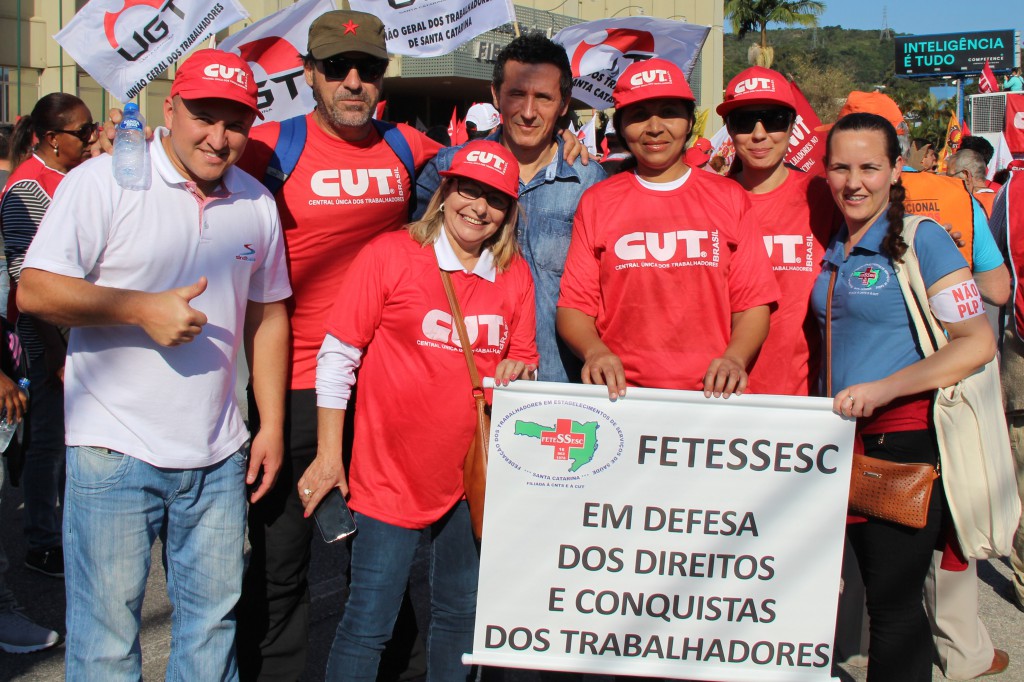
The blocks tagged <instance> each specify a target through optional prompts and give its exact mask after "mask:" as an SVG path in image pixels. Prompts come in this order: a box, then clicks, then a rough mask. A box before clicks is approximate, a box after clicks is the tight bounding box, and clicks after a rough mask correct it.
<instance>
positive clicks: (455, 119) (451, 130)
mask: <svg viewBox="0 0 1024 682" xmlns="http://www.w3.org/2000/svg"><path fill="white" fill-rule="evenodd" d="M458 129H459V110H458V107H452V120H451V121H450V122H449V123H448V139H450V140H451V141H452V144H455V131H457V130H458Z"/></svg>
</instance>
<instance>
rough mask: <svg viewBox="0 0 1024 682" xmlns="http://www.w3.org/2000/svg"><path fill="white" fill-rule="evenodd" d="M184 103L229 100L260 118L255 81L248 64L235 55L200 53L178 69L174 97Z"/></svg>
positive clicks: (215, 52) (218, 52) (202, 51)
mask: <svg viewBox="0 0 1024 682" xmlns="http://www.w3.org/2000/svg"><path fill="white" fill-rule="evenodd" d="M174 95H180V96H181V98H182V99H226V100H230V101H232V102H238V103H239V104H244V105H245V106H247V107H249V108H250V109H252V110H253V111H255V112H256V115H257V116H259V117H260V118H263V114H262V113H261V112H260V109H259V107H257V106H256V77H255V76H253V73H252V69H251V68H249V62H247V61H245V60H244V59H242V58H241V57H239V56H238V55H237V54H235V53H234V52H225V51H223V50H212V49H207V50H199V51H198V52H195V53H193V54H192V56H190V57H189V58H188V59H186V60H185V61H184V62H182V63H181V64H180V65H179V66H178V72H177V74H175V76H174V84H173V85H171V96H172V97H173V96H174Z"/></svg>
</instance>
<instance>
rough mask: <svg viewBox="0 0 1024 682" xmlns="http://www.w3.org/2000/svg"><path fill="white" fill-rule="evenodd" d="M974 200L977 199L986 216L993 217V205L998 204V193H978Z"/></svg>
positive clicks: (975, 194)
mask: <svg viewBox="0 0 1024 682" xmlns="http://www.w3.org/2000/svg"><path fill="white" fill-rule="evenodd" d="M974 198H975V199H977V200H978V203H979V204H981V207H982V208H983V209H985V215H987V216H991V215H992V204H994V203H995V202H996V193H995V192H983V191H978V192H975V193H974Z"/></svg>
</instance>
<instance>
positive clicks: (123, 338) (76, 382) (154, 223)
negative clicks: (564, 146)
mask: <svg viewBox="0 0 1024 682" xmlns="http://www.w3.org/2000/svg"><path fill="white" fill-rule="evenodd" d="M166 134H167V130H166V129H163V128H160V129H158V130H157V133H156V135H155V136H154V142H152V143H150V147H149V151H150V160H151V164H152V178H153V182H152V187H151V188H150V189H149V190H146V191H128V190H122V189H121V188H120V187H119V186H118V185H117V183H116V182H115V181H114V177H113V173H112V169H111V163H112V159H111V157H110V156H109V155H107V154H104V155H102V156H100V157H97V158H95V159H91V160H90V161H87V162H85V163H83V164H82V165H81V166H79V167H78V168H76V169H75V170H74V171H72V172H71V173H69V174H68V176H67V178H66V179H65V180H64V182H63V183H61V185H60V187H59V188H58V190H57V192H56V194H55V196H54V199H53V203H52V204H51V205H50V210H49V211H48V212H47V214H46V217H45V218H44V220H43V222H42V224H41V225H40V227H39V232H38V234H37V235H36V238H35V241H33V243H32V246H31V247H30V248H29V250H28V253H27V255H26V256H25V263H24V266H23V267H25V268H36V269H39V270H46V271H49V272H53V273H57V274H60V275H66V276H68V277H79V278H84V279H85V280H86V281H89V282H92V283H95V284H97V285H101V286H107V287H116V288H122V289H134V290H139V291H148V292H160V291H165V290H167V289H173V288H176V287H181V286H185V285H189V284H193V283H195V282H196V281H197V280H198V279H199V278H200V277H201V276H205V277H206V278H207V279H208V280H209V286H208V287H207V289H206V291H205V292H204V293H203V294H202V295H200V296H198V297H196V298H195V299H193V300H192V302H191V305H192V307H193V308H195V309H197V310H199V311H201V312H203V313H204V314H206V316H207V317H208V319H209V322H208V323H207V324H206V325H205V326H204V327H203V331H202V333H201V334H200V335H199V336H198V337H196V339H195V340H193V341H192V342H191V343H187V344H183V345H181V346H176V347H174V348H164V347H162V346H159V345H158V344H156V343H155V342H154V341H153V340H152V339H150V338H149V336H148V335H147V334H146V333H145V332H144V331H143V330H142V328H140V327H135V326H107V327H76V328H74V329H72V331H71V339H70V342H69V345H68V359H67V365H66V368H65V376H64V409H65V421H66V437H67V443H68V444H69V445H90V446H96V447H106V448H110V449H112V450H117V451H119V452H123V453H125V454H128V455H131V456H132V457H136V458H138V459H141V460H143V461H145V462H148V463H150V464H153V465H154V466H160V467H169V468H199V467H204V466H208V465H210V464H214V463H216V462H219V461H220V460H222V459H224V458H225V457H227V456H228V455H230V454H231V453H233V452H235V451H236V450H237V449H238V448H240V447H241V446H242V444H243V443H244V442H245V440H246V439H247V438H248V435H249V434H248V432H247V430H246V428H245V424H244V423H243V421H242V417H241V413H240V412H239V409H238V405H237V402H236V400H235V394H234V386H235V362H236V360H235V359H236V357H237V355H238V348H239V345H240V344H241V343H242V329H243V323H244V320H245V308H246V302H247V301H249V300H252V301H256V302H261V303H269V302H273V301H280V300H283V299H285V298H288V297H289V296H290V295H291V287H290V286H289V283H288V274H287V266H286V264H285V257H284V242H283V240H282V235H281V223H280V219H279V217H278V213H277V206H276V205H275V203H274V200H273V198H272V197H271V196H270V194H269V193H268V192H267V191H266V189H264V188H263V186H262V185H261V184H260V183H259V182H258V181H256V180H255V179H254V178H253V177H252V176H250V175H248V174H246V173H244V172H242V171H240V170H238V169H237V168H229V169H228V171H227V173H226V174H225V176H224V178H223V181H222V183H221V186H220V187H219V188H218V190H217V191H216V192H215V193H214V194H213V195H212V196H210V197H208V198H207V199H205V200H203V199H201V198H200V197H199V195H198V194H196V193H195V184H194V183H192V182H190V181H188V180H187V179H186V178H184V177H183V176H182V175H181V173H180V172H179V171H178V170H177V169H176V168H175V167H174V166H173V165H172V164H171V161H170V159H169V158H168V157H167V153H166V152H165V150H164V147H163V145H162V144H160V143H159V142H158V141H157V140H158V139H159V138H161V137H162V136H164V135H166Z"/></svg>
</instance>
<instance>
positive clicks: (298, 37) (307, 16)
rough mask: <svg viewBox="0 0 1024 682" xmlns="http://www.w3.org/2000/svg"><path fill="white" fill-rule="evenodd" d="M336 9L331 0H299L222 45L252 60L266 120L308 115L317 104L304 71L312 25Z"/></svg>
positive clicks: (234, 35) (261, 108)
mask: <svg viewBox="0 0 1024 682" xmlns="http://www.w3.org/2000/svg"><path fill="white" fill-rule="evenodd" d="M333 9H335V7H334V3H333V2H332V1H331V0H299V2H297V3H295V4H294V5H291V6H289V7H286V8H284V9H283V10H280V11H278V12H274V13H273V14H271V15H270V16H269V17H266V18H265V19H261V20H260V21H257V22H256V23H255V24H253V25H252V26H249V27H247V28H245V29H243V30H241V31H239V32H238V33H233V34H232V35H230V36H228V38H227V39H226V40H225V41H224V42H222V43H221V44H220V45H219V47H220V49H222V50H224V51H226V52H234V53H236V54H238V55H241V57H242V59H244V60H245V61H247V62H249V66H251V67H252V72H253V75H254V76H256V87H257V88H258V92H257V100H256V105H257V106H258V107H259V108H260V111H261V112H263V116H264V117H265V118H264V121H260V120H259V119H256V123H261V122H263V123H265V122H266V121H283V120H284V119H286V118H291V117H292V116H301V115H303V114H308V113H309V112H311V111H312V110H313V107H314V106H315V105H316V103H315V102H314V101H313V90H312V89H311V88H310V87H309V86H308V85H306V81H305V79H304V77H303V74H302V55H304V54H305V53H306V48H307V41H308V40H309V25H310V24H312V23H313V20H314V19H316V18H317V17H319V16H320V15H321V14H323V13H324V12H330V11H331V10H333Z"/></svg>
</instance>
